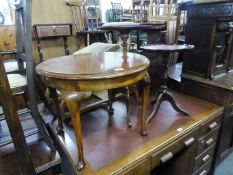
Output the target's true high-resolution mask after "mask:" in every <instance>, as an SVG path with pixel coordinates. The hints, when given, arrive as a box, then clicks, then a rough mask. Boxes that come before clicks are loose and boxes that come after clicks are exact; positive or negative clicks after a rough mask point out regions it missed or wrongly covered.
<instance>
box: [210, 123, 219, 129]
mask: <svg viewBox="0 0 233 175" xmlns="http://www.w3.org/2000/svg"><path fill="white" fill-rule="evenodd" d="M216 126H218V123H217V122H213V123H211V124H210V125H209V128H210V130H212V129H214V128H216Z"/></svg>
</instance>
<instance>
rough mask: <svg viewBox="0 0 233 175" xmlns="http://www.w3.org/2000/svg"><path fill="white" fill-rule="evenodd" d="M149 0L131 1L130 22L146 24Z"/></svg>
mask: <svg viewBox="0 0 233 175" xmlns="http://www.w3.org/2000/svg"><path fill="white" fill-rule="evenodd" d="M149 4H150V0H133V4H132V7H133V8H132V21H133V22H140V23H146V22H147V18H148V9H149Z"/></svg>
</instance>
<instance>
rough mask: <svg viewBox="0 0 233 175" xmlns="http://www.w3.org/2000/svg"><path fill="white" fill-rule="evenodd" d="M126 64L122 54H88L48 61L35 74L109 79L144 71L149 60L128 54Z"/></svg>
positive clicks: (81, 78)
mask: <svg viewBox="0 0 233 175" xmlns="http://www.w3.org/2000/svg"><path fill="white" fill-rule="evenodd" d="M127 56H128V58H127V62H126V61H124V59H123V57H122V52H103V53H88V54H79V55H68V56H62V57H56V58H52V59H48V60H46V61H44V62H42V63H40V64H39V65H38V66H37V67H36V72H37V74H39V75H41V76H46V77H51V78H56V79H77V80H87V79H109V78H114V77H120V76H125V75H128V74H133V73H136V72H139V71H142V70H144V69H145V68H147V67H148V66H149V60H148V59H147V58H146V57H145V56H142V55H139V54H136V53H128V55H127Z"/></svg>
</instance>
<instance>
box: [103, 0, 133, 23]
mask: <svg viewBox="0 0 233 175" xmlns="http://www.w3.org/2000/svg"><path fill="white" fill-rule="evenodd" d="M111 2H117V3H121V5H122V6H123V8H124V9H132V0H100V7H101V12H102V22H103V23H105V22H106V15H105V12H106V10H108V9H111V8H112V5H111Z"/></svg>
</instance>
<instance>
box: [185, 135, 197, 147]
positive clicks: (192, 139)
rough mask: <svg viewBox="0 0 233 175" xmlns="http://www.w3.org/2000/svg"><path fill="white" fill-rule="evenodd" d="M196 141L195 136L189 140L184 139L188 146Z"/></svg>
mask: <svg viewBox="0 0 233 175" xmlns="http://www.w3.org/2000/svg"><path fill="white" fill-rule="evenodd" d="M194 142H195V139H194V138H193V137H191V138H189V139H188V140H186V141H184V145H185V146H186V147H188V146H190V145H192V144H193V143H194Z"/></svg>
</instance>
